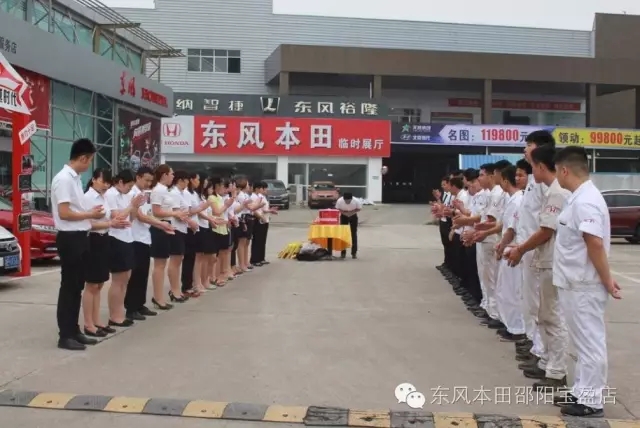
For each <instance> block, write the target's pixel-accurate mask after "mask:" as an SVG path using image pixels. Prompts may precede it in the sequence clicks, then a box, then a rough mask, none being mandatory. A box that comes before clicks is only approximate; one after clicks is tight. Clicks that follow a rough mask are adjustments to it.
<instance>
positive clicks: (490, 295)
mask: <svg viewBox="0 0 640 428" xmlns="http://www.w3.org/2000/svg"><path fill="white" fill-rule="evenodd" d="M504 195H505V193H504V190H502V188H501V187H500V186H498V185H495V186H493V189H491V192H490V202H489V205H488V206H487V208H486V210H485V211H486V212H485V216H484V218H483V221H486V220H487V219H488V218H489V216H491V217H493V218H495V219H496V220H497V221H501V220H502V213H503V211H504V207H505V200H506V199H505V198H504ZM499 240H500V237H499V236H498V235H497V234H493V235H490V236H487V238H486V239H485V240H484V241H482V253H483V255H482V279H483V280H484V288H485V291H486V296H487V298H486V300H487V309H486V311H487V313H488V314H489V317H491V318H492V319H494V320H500V313H499V312H498V305H497V301H496V295H495V293H496V288H497V284H498V265H499V264H498V260H496V256H495V249H494V247H495V245H496V244H497V243H498V241H499Z"/></svg>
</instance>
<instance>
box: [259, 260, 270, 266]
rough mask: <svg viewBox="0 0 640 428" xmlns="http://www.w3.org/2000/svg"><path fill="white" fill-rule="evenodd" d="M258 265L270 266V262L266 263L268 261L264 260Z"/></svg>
mask: <svg viewBox="0 0 640 428" xmlns="http://www.w3.org/2000/svg"><path fill="white" fill-rule="evenodd" d="M260 263H262V264H263V265H269V264H271V262H268V261H266V260H263V261H261V262H260Z"/></svg>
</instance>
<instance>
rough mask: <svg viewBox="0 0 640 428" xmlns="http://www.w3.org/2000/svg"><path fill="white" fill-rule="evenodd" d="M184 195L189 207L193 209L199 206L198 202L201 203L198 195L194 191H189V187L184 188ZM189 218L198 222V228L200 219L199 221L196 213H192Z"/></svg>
mask: <svg viewBox="0 0 640 428" xmlns="http://www.w3.org/2000/svg"><path fill="white" fill-rule="evenodd" d="M184 197H185V199H186V200H187V202H188V203H189V207H191V209H193V210H195V209H197V208H199V207H200V204H201V203H202V201H201V200H200V196H198V194H197V193H196V192H193V193H191V192H190V191H189V189H185V190H184ZM191 220H193V221H194V222H196V223H197V224H198V229H200V221H199V217H198V214H194V215H192V216H191Z"/></svg>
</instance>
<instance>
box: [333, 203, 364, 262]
mask: <svg viewBox="0 0 640 428" xmlns="http://www.w3.org/2000/svg"><path fill="white" fill-rule="evenodd" d="M336 209H337V210H339V211H340V224H342V225H347V224H348V225H349V229H351V257H352V258H354V259H355V258H357V257H358V256H357V253H358V213H359V212H360V210H362V203H361V202H360V201H359V200H357V199H354V198H353V194H352V193H350V192H345V193H344V195H342V197H341V198H340V199H338V201H337V202H336ZM340 256H341V257H342V258H343V259H344V258H345V257H347V251H346V250H343V251H342V252H341V254H340Z"/></svg>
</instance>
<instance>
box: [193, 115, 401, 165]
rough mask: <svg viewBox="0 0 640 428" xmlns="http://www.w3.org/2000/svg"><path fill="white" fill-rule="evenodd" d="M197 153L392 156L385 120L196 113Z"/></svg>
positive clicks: (195, 145)
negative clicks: (207, 114)
mask: <svg viewBox="0 0 640 428" xmlns="http://www.w3.org/2000/svg"><path fill="white" fill-rule="evenodd" d="M193 144H194V152H195V153H198V154H220V155H268V156H278V155H280V156H283V155H284V156H363V157H389V156H390V154H391V124H390V122H388V121H386V120H357V119H325V118H322V119H308V118H281V117H278V118H275V117H268V118H264V117H230V116H226V117H221V116H195V117H194V142H193Z"/></svg>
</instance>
